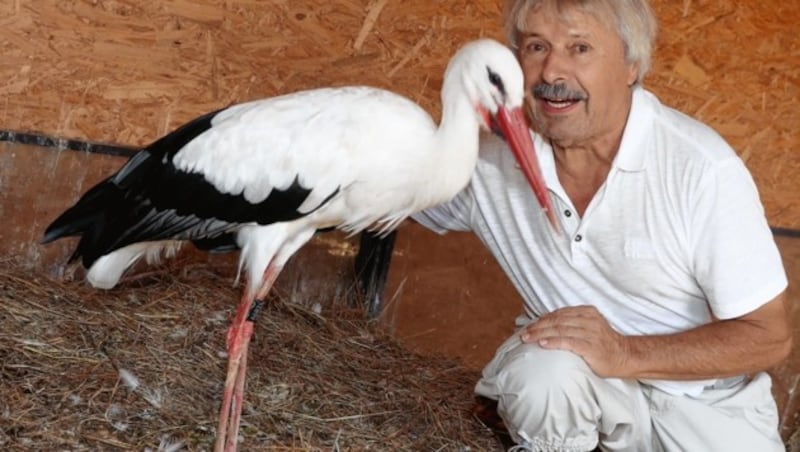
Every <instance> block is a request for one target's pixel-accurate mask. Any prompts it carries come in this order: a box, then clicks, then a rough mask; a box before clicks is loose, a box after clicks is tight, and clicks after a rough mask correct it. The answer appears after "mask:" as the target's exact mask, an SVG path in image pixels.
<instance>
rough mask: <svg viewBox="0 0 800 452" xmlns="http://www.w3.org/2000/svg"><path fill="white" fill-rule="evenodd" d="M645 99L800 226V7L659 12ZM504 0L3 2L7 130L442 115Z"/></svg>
mask: <svg viewBox="0 0 800 452" xmlns="http://www.w3.org/2000/svg"><path fill="white" fill-rule="evenodd" d="M653 4H654V8H655V10H656V12H657V14H658V16H659V21H660V35H659V41H658V48H657V50H656V58H655V64H654V69H653V71H652V73H651V75H650V76H649V78H648V79H647V80H646V85H647V86H648V87H649V88H651V89H652V90H654V91H655V92H656V93H658V94H659V95H660V96H661V97H662V100H664V101H665V102H666V103H668V104H671V105H674V106H677V107H679V108H681V109H683V110H684V111H686V112H687V113H690V114H693V115H696V116H697V117H699V118H701V119H703V120H705V121H707V122H709V123H710V124H711V125H712V126H714V127H715V128H717V130H719V131H720V132H721V133H722V134H723V135H724V136H725V137H726V138H727V139H728V140H729V141H730V142H731V143H732V144H733V145H734V146H735V148H736V149H738V151H739V152H740V154H741V156H742V157H743V158H744V159H745V160H746V161H747V164H748V166H749V167H750V169H751V170H752V171H753V173H754V174H755V177H756V180H757V183H758V185H759V187H760V190H761V192H762V196H763V198H764V202H765V205H766V208H767V211H768V215H769V218H770V222H771V224H773V225H775V226H782V227H792V228H797V227H800V190H798V187H797V185H798V184H797V183H796V182H794V181H795V180H796V179H797V178H798V177H800V153H798V152H797V148H798V144H799V143H800V138H798V134H797V133H796V132H795V129H797V127H798V126H800V119H799V118H798V116H799V115H798V114H797V113H796V110H797V107H796V104H797V103H798V101H800V64H799V63H800V44H799V43H798V38H797V33H796V32H795V31H793V30H794V29H795V28H796V23H797V22H798V21H800V8H797V6H796V5H795V2H787V1H784V0H763V1H761V0H759V1H756V0H751V1H737V2H731V1H729V0H704V1H697V0H695V1H693V0H682V1H676V0H653ZM501 7H502V6H501V0H446V1H445V0H438V1H431V0H402V1H401V0H392V1H390V0H336V1H328V0H294V1H291V2H290V1H287V0H261V1H257V0H161V1H133V0H75V1H33V0H0V52H2V55H3V58H2V64H0V96H1V97H0V129H6V130H17V131H37V132H42V133H45V134H51V135H56V136H61V137H69V138H78V139H87V140H90V141H96V142H106V143H117V144H128V145H142V144H146V143H147V142H149V141H151V140H153V139H155V138H157V137H158V136H159V135H161V134H163V133H165V132H167V131H168V130H170V129H172V128H174V127H176V126H178V125H179V124H180V123H182V122H184V121H186V120H188V119H190V118H192V117H194V116H196V115H198V114H200V113H203V112H206V111H208V110H211V109H215V108H218V107H221V106H225V105H228V104H230V103H233V102H238V101H244V100H249V99H253V98H257V97H262V96H271V95H275V94H278V93H284V92H287V91H293V90H298V89H304V88H312V87H318V86H326V85H343V84H370V85H376V86H381V87H387V88H390V89H393V90H395V91H397V92H400V93H403V94H405V95H408V96H409V97H411V98H412V99H414V100H417V101H419V102H420V103H421V104H422V105H423V106H424V107H425V108H427V109H428V110H429V111H430V112H431V113H432V114H434V115H438V108H439V106H438V89H439V86H440V84H441V74H442V71H443V68H444V65H445V64H446V62H447V59H448V57H449V55H450V54H451V53H452V52H453V50H454V49H455V48H456V47H457V46H458V45H459V43H461V42H463V41H465V40H468V39H472V38H475V37H478V36H493V37H500V38H501V37H502V36H501V35H500V32H499V29H500V23H499V16H500V10H501Z"/></svg>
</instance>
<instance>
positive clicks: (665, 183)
mask: <svg viewBox="0 0 800 452" xmlns="http://www.w3.org/2000/svg"><path fill="white" fill-rule="evenodd" d="M506 11H507V13H506V16H507V17H506V23H507V29H508V32H509V39H510V42H511V45H512V47H513V48H514V49H515V50H516V52H517V55H518V58H519V60H520V63H521V65H522V67H523V70H524V72H525V77H526V80H525V83H526V88H527V90H528V91H529V93H530V98H529V99H528V102H529V107H530V116H531V121H532V128H533V130H534V131H535V134H534V143H535V145H536V148H537V153H538V158H539V161H540V165H541V167H542V171H543V173H544V176H545V179H546V182H547V185H548V189H549V194H550V197H551V199H552V201H553V205H554V206H555V210H556V211H555V213H556V215H557V216H558V218H559V221H560V225H561V230H560V232H557V231H555V230H554V229H553V228H552V227H550V226H549V224H548V222H547V219H546V216H545V215H544V214H543V213H542V212H541V210H540V208H539V207H538V205H537V203H536V202H535V200H534V198H533V196H532V192H531V189H530V187H529V186H528V184H527V182H526V180H525V178H524V176H523V174H522V172H521V171H520V170H519V168H518V167H517V166H516V165H515V161H514V158H513V155H512V154H511V153H510V152H509V151H508V149H507V146H506V145H505V144H504V143H503V142H501V141H500V140H499V139H497V138H494V137H491V138H488V139H486V140H485V141H484V142H483V144H482V149H481V152H482V157H481V160H480V162H479V164H478V168H477V169H476V173H475V176H474V178H473V181H472V183H471V184H470V186H469V187H467V189H465V190H464V192H462V193H461V194H460V195H459V196H457V197H456V198H455V199H453V200H452V201H451V202H449V203H447V204H445V205H443V206H440V207H437V208H435V209H431V210H428V211H426V212H424V213H423V214H420V215H417V216H415V218H416V219H417V220H418V221H420V222H421V223H423V224H425V225H426V226H428V227H430V228H432V229H434V230H437V231H439V232H444V231H446V230H472V231H474V232H475V233H476V234H477V235H478V236H479V237H480V239H481V240H482V241H483V242H484V243H485V244H486V245H487V247H488V248H489V249H490V250H491V251H492V252H493V254H494V255H495V256H496V258H497V259H498V261H499V263H500V265H501V266H502V267H503V269H504V270H505V272H506V273H507V274H508V275H509V277H510V278H511V280H512V281H513V283H514V284H515V286H516V288H517V289H518V290H519V292H520V293H521V294H522V296H523V298H524V302H525V312H526V315H525V318H524V319H523V322H522V325H520V326H521V328H520V330H519V331H517V332H515V334H513V335H512V336H511V337H510V338H509V339H508V340H507V341H506V342H505V343H504V344H502V345H501V346H500V348H499V349H498V351H497V354H496V355H495V357H494V358H493V360H492V361H491V362H490V363H489V364H488V365H487V366H486V367H485V369H484V371H483V376H482V378H481V380H480V381H479V382H478V384H477V386H476V392H477V393H478V394H479V395H480V396H483V397H488V398H491V399H494V400H496V401H497V410H498V413H499V414H500V416H501V417H502V418H503V420H504V422H505V424H506V426H507V427H508V429H509V432H510V433H511V435H512V437H513V438H514V440H515V441H516V442H517V443H518V444H519V446H517V447H518V448H522V447H526V448H527V449H529V450H547V451H557V450H559V451H560V450H565V451H586V450H593V449H595V448H596V447H598V446H599V447H600V448H601V449H603V450H612V451H651V450H653V451H659V450H666V451H723V450H724V451H751V452H752V451H778V450H784V448H783V446H782V444H781V439H780V436H779V434H778V430H777V425H778V416H777V410H776V406H775V402H774V400H773V398H772V395H771V392H770V386H771V382H770V378H769V376H768V375H767V374H766V373H765V372H764V370H765V369H767V368H769V367H771V366H774V365H775V364H777V363H779V362H780V361H781V360H783V359H785V358H786V356H787V355H788V353H789V350H790V348H791V328H790V326H789V324H788V317H789V316H788V313H787V306H786V298H785V295H784V292H785V288H786V286H787V279H786V274H785V271H784V269H783V267H782V263H781V259H780V256H779V253H778V250H777V247H776V245H775V242H774V240H773V238H772V235H771V233H770V230H769V227H768V225H767V222H766V220H765V217H764V212H763V208H762V206H761V203H760V200H759V198H758V193H757V190H756V187H755V185H754V183H753V181H752V178H751V176H750V175H749V173H748V172H747V170H746V168H745V166H744V165H743V163H742V161H741V160H740V159H739V158H738V157H737V156H736V154H735V152H734V151H733V150H732V149H731V148H730V147H729V146H728V145H727V144H726V143H725V142H724V140H723V139H722V138H720V136H719V135H717V134H716V133H715V132H714V131H712V130H711V129H710V128H708V127H706V126H704V125H702V124H701V123H699V122H697V121H695V120H693V119H691V118H689V117H687V116H685V115H683V114H681V113H679V112H677V111H675V110H673V109H670V108H669V107H666V106H665V105H662V104H661V103H660V102H659V100H658V99H656V97H655V96H654V95H653V94H651V93H649V92H648V91H646V90H645V89H644V88H642V86H641V81H642V78H643V76H644V74H645V73H646V71H647V69H648V65H649V58H650V53H651V48H652V44H653V40H654V36H655V28H656V26H655V19H654V18H653V16H652V13H651V10H650V8H649V6H648V4H647V2H646V0H513V1H510V2H509V5H507V8H506ZM527 449H525V450H527Z"/></svg>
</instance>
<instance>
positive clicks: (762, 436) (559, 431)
mask: <svg viewBox="0 0 800 452" xmlns="http://www.w3.org/2000/svg"><path fill="white" fill-rule="evenodd" d="M723 381H725V382H729V383H728V384H722V385H715V386H714V387H712V388H707V389H706V390H704V391H703V393H701V394H700V395H699V396H697V397H688V396H673V395H670V394H668V393H666V392H663V391H661V390H658V389H656V388H653V387H651V386H648V385H645V384H641V383H639V382H638V381H636V380H622V379H618V378H601V377H598V376H597V375H595V374H594V372H592V370H591V369H590V368H589V366H588V365H587V364H586V362H585V361H584V360H583V359H582V358H580V357H579V356H578V355H575V354H574V353H572V352H567V351H562V350H546V349H543V348H541V347H539V346H537V345H535V344H524V343H522V341H520V339H519V336H518V334H514V335H513V336H512V337H511V338H509V339H508V340H507V341H506V342H505V343H503V345H501V346H500V348H499V349H498V351H497V354H496V355H495V357H494V358H493V359H492V361H491V362H489V364H487V366H486V367H485V368H484V370H483V377H482V378H481V380H480V381H479V382H478V384H477V386H476V388H475V392H476V393H477V394H479V395H482V396H484V397H488V398H490V399H494V400H497V402H498V403H497V411H498V413H499V414H500V416H501V417H502V418H503V420H504V421H505V424H506V427H508V430H509V432H510V433H511V435H512V437H513V438H514V440H515V441H516V442H517V443H520V444H522V443H525V444H527V445H529V446H530V448H531V450H534V451H591V450H594V449H595V448H596V447H598V446H599V447H600V449H601V450H604V451H631V452H648V451H655V452H672V451H687V452H694V451H698V452H716V451H725V452H736V451H741V452H771V451H776V452H777V451H784V450H785V448H784V446H783V444H782V442H781V438H780V435H779V434H778V414H777V408H776V405H775V400H774V399H773V397H772V393H771V392H770V387H771V384H772V383H771V380H770V377H769V375H767V374H766V373H759V374H757V375H756V376H755V377H754V378H752V379H732V380H723ZM717 386H722V387H717Z"/></svg>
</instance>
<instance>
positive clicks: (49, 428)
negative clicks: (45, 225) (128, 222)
mask: <svg viewBox="0 0 800 452" xmlns="http://www.w3.org/2000/svg"><path fill="white" fill-rule="evenodd" d="M171 265H172V267H173V268H171V269H164V270H163V271H157V272H154V273H147V274H143V275H142V276H140V277H138V278H135V279H132V280H128V281H127V282H125V283H124V284H123V285H122V286H120V287H119V288H118V289H115V290H112V291H97V290H93V289H91V288H89V287H87V285H86V284H85V283H83V282H81V281H77V280H76V281H68V280H63V279H61V280H54V279H51V278H49V277H47V276H44V275H42V274H41V273H34V272H31V271H26V270H18V269H16V267H15V266H14V265H13V262H10V261H0V321H2V329H0V355H1V356H2V360H0V366H2V367H0V369H1V370H2V374H0V426H2V428H0V448H2V449H3V450H12V451H13V450H138V451H147V450H150V451H156V450H161V451H166V450H210V449H211V447H212V444H213V439H214V434H215V427H216V422H217V415H218V408H219V403H220V398H221V393H222V383H223V380H224V375H225V368H226V355H225V342H224V337H225V331H226V328H227V326H228V322H229V320H230V318H231V317H232V312H233V310H234V307H235V305H236V303H237V302H238V298H239V295H240V292H239V289H238V288H235V287H232V284H231V281H232V279H231V275H230V274H222V272H220V270H219V269H214V268H212V267H211V266H209V265H194V266H192V265H189V266H181V264H180V263H173V264H171ZM332 305H333V306H330V307H326V308H325V310H324V312H321V311H322V310H321V309H315V308H304V307H302V306H298V305H296V304H293V303H291V302H288V301H286V300H285V299H283V298H282V297H280V296H279V295H278V296H273V298H272V299H271V300H270V302H269V303H268V307H267V308H266V309H265V310H264V312H263V313H262V315H261V317H260V318H259V320H258V324H257V325H256V334H255V337H254V342H253V344H252V346H251V348H250V359H249V367H250V368H249V370H248V382H247V388H246V393H245V405H244V413H243V417H242V428H241V432H240V441H241V448H242V449H243V450H414V451H424V450H437V451H438V450H451V451H467V450H492V449H497V447H498V444H499V443H498V442H497V441H496V440H495V438H494V437H493V436H492V434H491V432H490V431H489V430H488V429H487V428H486V427H484V426H483V425H482V424H480V422H479V421H477V420H476V419H474V418H473V417H472V415H471V409H472V406H473V395H472V387H473V384H474V382H475V380H476V378H477V375H476V374H475V372H473V371H469V370H466V369H465V368H463V367H461V366H460V365H458V364H456V363H455V362H454V361H450V360H448V359H440V358H431V357H422V356H419V355H416V354H414V353H411V352H409V351H407V350H405V349H404V348H403V347H401V346H400V345H398V344H397V343H395V342H393V340H392V339H391V338H390V337H389V336H388V335H386V334H384V333H383V332H382V331H381V330H380V329H379V328H378V327H377V326H376V325H374V324H371V323H370V322H368V321H366V320H364V319H363V316H362V314H361V311H359V310H357V309H352V308H348V307H347V306H346V305H345V304H344V303H338V304H337V303H332ZM317 308H318V306H317Z"/></svg>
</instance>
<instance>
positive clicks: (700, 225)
mask: <svg viewBox="0 0 800 452" xmlns="http://www.w3.org/2000/svg"><path fill="white" fill-rule="evenodd" d="M703 179H704V180H703V184H702V185H701V187H700V190H699V192H698V198H697V202H696V203H694V206H693V208H694V209H695V210H694V212H693V213H692V215H691V217H690V218H692V219H693V220H692V224H691V226H690V230H691V231H693V240H692V241H691V243H692V244H693V251H694V254H693V256H694V269H695V277H696V278H697V282H698V284H699V285H700V287H701V288H702V289H703V292H704V293H705V295H706V297H707V298H708V302H709V306H710V308H711V312H712V313H713V314H714V316H715V317H717V318H719V319H730V318H735V317H739V316H742V315H745V314H747V313H749V312H752V311H753V310H755V309H757V308H759V307H760V306H762V305H763V304H765V303H766V302H768V301H770V300H771V299H773V298H774V297H776V296H777V295H778V294H780V293H781V292H782V291H783V290H785V288H786V286H787V284H788V281H787V278H786V271H785V269H784V268H783V262H782V261H781V256H780V253H779V251H778V247H777V245H776V243H775V239H774V238H773V236H772V231H771V230H770V228H769V225H768V224H767V220H766V217H765V215H764V208H763V206H762V204H761V201H760V199H759V195H758V190H757V188H756V185H755V183H754V182H753V179H752V176H751V175H750V173H749V172H748V171H747V168H746V167H745V165H744V163H743V162H742V161H741V159H739V158H738V157H732V158H729V159H725V160H724V161H721V162H717V163H716V164H714V165H712V166H711V167H710V168H708V170H707V172H706V174H704V178H703Z"/></svg>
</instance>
